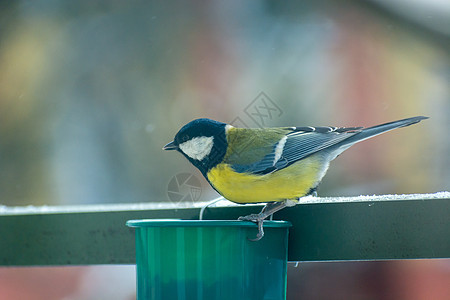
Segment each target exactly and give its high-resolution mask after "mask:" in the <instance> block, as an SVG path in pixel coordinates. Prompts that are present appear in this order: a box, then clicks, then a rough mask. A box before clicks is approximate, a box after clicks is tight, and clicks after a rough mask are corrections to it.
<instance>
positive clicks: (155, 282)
mask: <svg viewBox="0 0 450 300" xmlns="http://www.w3.org/2000/svg"><path fill="white" fill-rule="evenodd" d="M127 225H128V226H131V227H135V228H136V264H137V299H138V300H143V299H146V300H147V299H155V300H159V299H180V300H181V299H189V300H191V299H198V300H202V299H204V300H210V299H216V300H218V299H267V300H269V299H270V300H279V299H280V300H282V299H286V270H287V241H288V230H289V227H290V226H291V224H290V223H289V222H284V221H267V222H265V223H264V231H265V236H264V238H262V239H261V240H260V241H257V242H252V241H249V240H248V238H254V237H255V235H256V233H257V226H256V225H255V224H253V223H251V222H242V221H211V220H207V221H192V220H131V221H128V222H127Z"/></svg>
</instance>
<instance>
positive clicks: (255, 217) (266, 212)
mask: <svg viewBox="0 0 450 300" xmlns="http://www.w3.org/2000/svg"><path fill="white" fill-rule="evenodd" d="M286 206H287V205H286V201H280V202H271V203H267V204H266V205H265V206H264V207H263V209H262V210H261V212H260V213H259V214H251V215H248V216H243V217H239V219H238V220H241V221H251V222H254V223H256V224H258V234H257V235H256V238H255V239H250V240H251V241H259V240H260V239H262V238H263V237H264V228H263V222H264V220H265V219H266V218H267V217H269V216H271V215H272V214H274V213H276V212H277V211H279V210H281V209H283V208H285V207H286Z"/></svg>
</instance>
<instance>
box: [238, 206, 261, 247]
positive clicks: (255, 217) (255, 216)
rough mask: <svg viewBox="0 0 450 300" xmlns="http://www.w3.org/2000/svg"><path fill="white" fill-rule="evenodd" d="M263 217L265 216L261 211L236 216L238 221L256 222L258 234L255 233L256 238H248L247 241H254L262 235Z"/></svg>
mask: <svg viewBox="0 0 450 300" xmlns="http://www.w3.org/2000/svg"><path fill="white" fill-rule="evenodd" d="M264 219H265V216H264V215H262V214H261V213H259V214H251V215H248V216H242V217H239V218H238V220H240V221H250V222H253V223H256V224H258V234H257V235H256V238H254V239H248V240H249V241H252V242H256V241H259V240H260V239H262V238H263V237H264V228H263V222H264Z"/></svg>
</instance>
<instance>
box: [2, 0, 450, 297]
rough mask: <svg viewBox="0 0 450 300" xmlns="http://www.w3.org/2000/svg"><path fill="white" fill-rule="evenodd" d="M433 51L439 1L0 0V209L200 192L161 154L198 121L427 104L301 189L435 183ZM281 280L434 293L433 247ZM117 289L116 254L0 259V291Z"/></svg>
mask: <svg viewBox="0 0 450 300" xmlns="http://www.w3.org/2000/svg"><path fill="white" fill-rule="evenodd" d="M449 49H450V2H448V1H446V0H391V1H389V0H372V1H368V0H366V1H351V0H348V1H344V0H338V1H327V0H320V1H295V2H294V1H292V2H288V1H275V0H270V1H269V0H266V1H247V2H241V1H236V0H233V1H219V0H214V1H170V2H168V1H167V2H163V1H158V2H156V1H138V0H131V1H117V0H79V1H70V0H60V1H54V0H33V1H30V0H28V1H26V0H22V1H21V0H16V1H1V2H0V205H8V206H21V205H68V204H70V205H73V204H91V203H95V204H99V203H127V202H151V201H157V202H160V201H173V199H172V198H170V196H168V185H169V183H170V181H171V180H172V179H173V178H174V176H176V175H177V174H180V173H187V174H192V175H193V176H194V177H197V178H198V181H199V182H200V185H201V186H200V188H201V194H198V193H197V194H196V195H197V196H198V197H193V198H195V199H193V200H196V201H207V200H210V199H213V198H215V197H217V194H216V193H215V192H214V191H213V190H212V189H211V188H210V187H209V186H208V184H207V183H206V181H205V180H204V179H203V178H202V177H201V174H200V173H199V172H198V171H197V170H196V169H194V168H193V167H192V166H191V165H190V164H189V163H188V161H187V160H186V159H184V158H183V157H182V156H181V155H177V154H176V153H165V152H163V151H162V150H161V147H162V146H163V145H164V144H166V143H167V142H169V141H170V140H171V139H172V138H173V136H174V134H175V133H176V131H177V130H178V129H179V128H180V127H181V126H182V125H183V124H185V123H187V122H189V121H190V120H192V119H194V118H198V117H209V118H212V119H216V120H219V121H223V122H228V123H232V124H234V125H239V126H245V127H261V126H307V125H333V126H371V125H376V124H379V123H383V122H388V121H392V120H396V119H401V118H405V117H411V116H415V115H425V116H429V117H431V118H430V119H429V120H426V121H424V122H422V123H420V124H419V125H415V126H412V127H408V128H407V129H400V130H397V131H394V132H391V133H388V134H386V135H383V136H380V137H377V138H375V139H372V140H369V141H365V142H364V143H361V144H359V145H356V146H354V147H353V148H352V149H351V150H350V151H347V152H346V153H344V154H343V155H341V156H340V157H339V158H338V159H336V161H334V163H333V164H332V168H330V170H329V172H328V174H327V176H326V177H325V179H324V181H323V183H322V185H321V186H320V187H319V190H318V193H319V196H349V195H352V196H357V195H361V194H369V195H371V194H386V193H429V192H437V191H443V190H449V189H450V155H449V154H450V135H449V134H448V128H449V127H450V50H449ZM302 266H303V267H302ZM43 274H45V276H43ZM288 278H289V284H288V285H289V288H288V289H289V299H450V288H449V286H450V262H449V261H448V260H434V261H396V262H370V263H369V262H365V263H364V262H359V263H308V264H301V265H300V266H299V267H298V268H294V267H290V268H289V276H288ZM50 282H58V283H59V284H58V287H59V288H58V289H57V290H55V285H54V284H50ZM45 287H47V288H45ZM102 295H103V296H102ZM430 295H432V296H430ZM133 297H134V267H132V266H102V267H63V268H0V299H101V298H104V299H106V298H108V299H133Z"/></svg>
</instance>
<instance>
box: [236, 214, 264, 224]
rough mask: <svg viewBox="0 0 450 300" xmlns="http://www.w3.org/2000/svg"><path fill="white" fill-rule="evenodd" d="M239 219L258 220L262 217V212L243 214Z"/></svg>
mask: <svg viewBox="0 0 450 300" xmlns="http://www.w3.org/2000/svg"><path fill="white" fill-rule="evenodd" d="M238 220H239V221H251V222H255V223H256V222H258V221H259V220H263V219H261V214H251V215H248V216H242V217H239V218H238Z"/></svg>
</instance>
